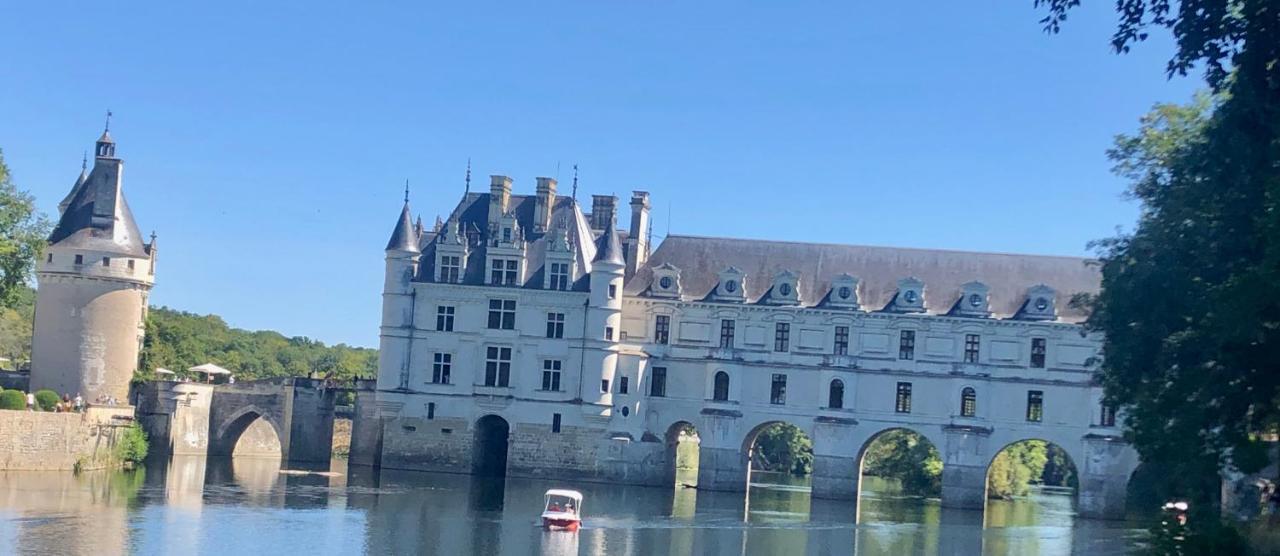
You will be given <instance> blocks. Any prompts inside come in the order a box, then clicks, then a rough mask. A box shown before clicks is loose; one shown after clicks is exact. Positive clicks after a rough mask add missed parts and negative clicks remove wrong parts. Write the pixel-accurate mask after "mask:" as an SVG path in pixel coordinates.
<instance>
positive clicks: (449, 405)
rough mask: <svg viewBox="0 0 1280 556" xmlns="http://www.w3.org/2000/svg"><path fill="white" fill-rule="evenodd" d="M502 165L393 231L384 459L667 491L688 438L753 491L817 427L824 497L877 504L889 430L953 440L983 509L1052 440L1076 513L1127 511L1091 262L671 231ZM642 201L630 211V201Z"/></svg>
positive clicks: (382, 385) (947, 478)
mask: <svg viewBox="0 0 1280 556" xmlns="http://www.w3.org/2000/svg"><path fill="white" fill-rule="evenodd" d="M556 187H557V184H556V181H555V180H553V179H549V178H538V179H537V185H536V189H535V193H534V194H533V195H517V194H514V193H513V191H512V180H511V178H508V177H505V176H493V177H492V181H491V185H490V188H489V192H488V193H474V192H469V191H468V192H467V193H466V194H465V195H464V196H463V198H462V200H461V202H459V203H458V205H457V207H456V208H455V209H454V210H453V212H452V214H450V215H449V217H448V219H447V220H446V221H444V222H440V221H437V222H436V224H435V226H434V227H433V228H431V229H426V228H424V226H423V225H422V223H421V220H418V222H417V223H415V222H414V221H413V219H412V216H411V211H410V208H409V203H408V199H407V198H406V201H405V206H404V207H403V209H402V211H401V213H400V216H399V219H398V221H397V222H396V225H395V229H394V231H393V233H392V235H391V240H390V242H389V243H388V244H387V247H386V280H385V284H384V288H383V313H382V327H381V359H380V362H379V373H378V379H377V388H378V391H377V406H378V412H379V415H380V416H381V417H382V420H383V426H382V433H381V434H382V438H381V464H382V465H383V466H385V467H391V468H405V469H422V470H436V471H451V472H474V473H481V474H499V475H500V474H508V475H513V476H534V477H554V478H563V479H573V480H591V481H609V482H619V483H631V484H650V485H670V484H672V481H673V479H674V457H675V455H674V454H675V445H676V442H677V441H678V440H679V438H680V436H682V433H683V432H687V431H694V430H696V435H697V438H698V439H699V440H700V443H701V446H700V462H699V472H698V488H702V489H713V490H736V491H743V490H745V489H746V487H747V480H748V477H747V476H748V473H749V463H750V452H751V447H752V444H753V442H754V440H755V437H756V435H757V434H758V433H759V431H761V430H762V429H763V428H765V427H767V426H769V425H771V424H774V423H778V422H786V423H791V424H793V425H796V426H798V427H799V428H801V429H802V430H804V431H805V432H806V433H807V434H808V435H809V436H810V438H812V440H813V445H814V453H815V463H814V474H813V479H812V480H813V483H812V485H813V495H814V496H815V497H823V498H851V499H856V497H857V493H858V482H859V479H860V470H861V457H862V453H863V451H864V450H865V448H866V446H867V445H868V444H869V443H870V442H871V440H873V439H874V438H875V437H876V436H877V435H879V434H880V433H882V432H885V431H887V430H891V429H909V430H912V431H915V432H917V433H919V434H921V435H923V436H924V437H925V438H927V439H928V440H929V441H931V442H932V443H933V444H934V445H935V446H936V447H937V448H938V450H939V452H940V453H941V454H942V455H943V459H944V469H943V493H942V501H943V504H944V505H946V506H951V507H968V508H974V507H976V508H981V507H983V503H984V500H985V489H986V473H987V468H988V466H989V464H990V462H991V460H992V459H993V458H994V457H995V455H996V454H997V453H998V452H999V451H1000V450H1001V449H1003V448H1004V447H1006V446H1008V445H1009V444H1011V443H1014V442H1017V441H1021V440H1027V439H1043V440H1047V441H1050V442H1053V443H1055V444H1057V445H1059V446H1060V447H1062V448H1063V449H1064V450H1065V451H1066V452H1067V453H1068V454H1069V455H1070V457H1071V459H1072V460H1073V463H1074V465H1075V466H1076V468H1077V470H1078V473H1079V478H1080V489H1079V493H1080V494H1079V510H1080V513H1081V514H1082V515H1085V516H1092V517H1117V516H1120V515H1122V514H1123V508H1124V497H1125V485H1126V483H1127V481H1128V478H1129V476H1130V474H1131V472H1132V471H1133V470H1134V468H1135V467H1136V466H1137V463H1138V462H1137V456H1136V453H1135V452H1134V451H1133V450H1132V449H1131V448H1130V447H1129V446H1128V445H1127V444H1126V443H1125V442H1123V441H1122V440H1121V438H1120V434H1119V429H1118V428H1117V426H1116V424H1117V423H1116V415H1115V413H1114V411H1112V410H1111V409H1110V408H1108V407H1105V406H1104V405H1103V404H1102V388H1101V387H1100V386H1099V385H1097V384H1095V383H1094V382H1093V380H1092V372H1093V369H1094V365H1095V358H1096V357H1097V356H1098V350H1099V347H1100V345H1101V344H1100V338H1099V337H1097V336H1096V335H1094V334H1090V333H1088V332H1086V331H1085V330H1084V329H1083V328H1082V327H1081V326H1080V321H1082V320H1083V315H1082V314H1081V313H1080V312H1078V311H1077V310H1075V309H1073V308H1072V307H1071V305H1070V304H1069V303H1068V301H1069V300H1070V299H1071V297H1072V296H1073V295H1076V294H1081V293H1092V292H1096V291H1097V290H1098V287H1099V275H1098V272H1097V269H1096V268H1094V267H1092V266H1090V265H1089V264H1088V261H1086V260H1084V259H1079V258H1068V257H1048V256H1031V255H1009V254H995V253H967V252H956V251H939V250H926V249H900V248H884V247H863V246H854V245H831V244H806V243H789V242H777V241H757V240H744V239H725V238H710V237H693V236H679V235H671V236H668V237H666V238H665V239H664V240H663V241H662V243H661V245H659V246H656V248H652V247H653V246H651V245H650V244H649V237H650V229H649V228H650V222H649V220H650V216H649V210H650V200H649V195H648V193H646V192H643V191H636V192H634V193H633V194H632V196H631V199H630V202H629V205H628V207H629V208H630V221H629V227H628V228H626V229H619V228H618V224H617V220H618V212H619V210H620V208H619V206H618V199H617V198H616V197H613V196H600V195H596V196H593V197H592V200H591V207H590V212H586V211H584V208H583V207H581V206H579V204H578V203H577V202H576V201H575V199H573V198H570V197H566V196H560V195H557V192H556ZM623 210H625V209H623Z"/></svg>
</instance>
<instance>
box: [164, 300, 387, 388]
mask: <svg viewBox="0 0 1280 556" xmlns="http://www.w3.org/2000/svg"><path fill="white" fill-rule="evenodd" d="M146 327H147V335H146V339H145V340H144V342H143V351H142V364H141V365H140V369H144V370H145V372H146V373H150V372H154V370H155V369H156V368H158V367H163V368H167V369H170V370H173V371H175V372H178V373H179V374H182V373H184V372H185V370H186V369H187V368H189V367H193V366H196V365H200V364H203V363H209V362H213V363H216V364H218V365H220V366H223V367H226V368H227V369H230V370H232V371H234V372H235V373H236V377H237V379H243V380H252V379H257V378H270V377H280V376H308V375H311V374H312V373H317V374H319V375H325V374H328V373H332V374H333V376H334V377H335V378H337V379H344V380H345V379H350V378H354V377H364V378H369V377H373V376H375V375H376V374H377V370H378V351H377V350H374V349H366V348H356V347H351V346H347V345H344V344H338V345H335V346H331V347H330V346H326V345H325V344H323V343H321V342H318V341H315V340H311V339H309V338H303V337H293V338H287V337H285V336H284V335H282V334H280V333H278V332H271V331H255V332H250V331H247V330H240V329H236V328H231V327H229V326H227V323H226V322H225V321H223V320H222V318H221V317H218V316H216V315H196V314H192V313H186V312H181V311H175V310H172V309H168V308H165V307H159V308H153V309H152V310H151V311H150V312H149V313H148V314H147V323H146Z"/></svg>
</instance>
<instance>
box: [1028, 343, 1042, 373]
mask: <svg viewBox="0 0 1280 556" xmlns="http://www.w3.org/2000/svg"><path fill="white" fill-rule="evenodd" d="M1044 352H1045V339H1044V338H1032V339H1031V366H1032V367H1033V368H1036V369H1043V368H1044Z"/></svg>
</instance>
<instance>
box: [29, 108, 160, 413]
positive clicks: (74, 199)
mask: <svg viewBox="0 0 1280 556" xmlns="http://www.w3.org/2000/svg"><path fill="white" fill-rule="evenodd" d="M123 171H124V163H123V161H121V160H120V159H119V158H116V145H115V141H113V140H112V139H111V134H110V133H109V132H108V131H103V133H102V137H100V138H99V139H98V142H97V145H96V148H95V149H94V163H93V169H92V170H91V171H88V173H85V172H84V171H83V170H82V172H81V177H80V179H78V180H77V181H76V184H75V186H73V187H72V190H71V193H70V194H68V195H67V199H66V200H64V201H63V203H62V204H61V205H60V206H59V210H61V211H62V215H61V217H60V218H59V220H58V225H57V227H56V228H54V230H53V234H51V235H50V236H49V245H48V246H47V247H46V248H45V250H44V254H43V255H42V257H43V258H42V259H41V260H40V261H39V262H38V264H37V267H36V277H37V280H38V282H39V289H38V291H37V294H36V315H35V331H34V334H33V336H32V354H31V390H32V391H35V390H39V389H42V388H48V389H50V390H53V391H55V392H57V393H59V394H68V395H71V396H75V395H76V394H80V395H81V396H83V397H84V399H85V400H86V401H88V402H90V403H93V402H96V401H100V400H105V399H106V398H114V399H115V400H117V401H118V402H119V403H128V394H129V381H130V379H132V378H133V372H134V370H135V369H136V368H137V366H138V352H139V350H140V349H141V347H142V337H143V331H144V323H145V320H146V311H147V296H148V294H149V293H150V291H151V286H152V284H153V283H154V280H155V270H156V268H155V259H156V242H155V235H154V234H153V235H152V237H151V242H150V243H143V241H142V237H141V234H140V233H139V232H138V225H137V223H135V222H134V220H133V214H132V213H131V212H130V211H129V204H128V203H126V202H125V199H124V192H123V191H122V190H121V185H122V175H123Z"/></svg>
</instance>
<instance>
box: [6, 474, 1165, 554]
mask: <svg viewBox="0 0 1280 556" xmlns="http://www.w3.org/2000/svg"><path fill="white" fill-rule="evenodd" d="M333 471H334V472H335V473H337V474H336V475H334V476H319V475H293V474H285V473H281V470H280V465H279V463H278V462H276V461H274V460H271V459H254V458H228V459H213V458H209V459H205V458H169V459H159V458H157V459H154V460H153V461H150V462H148V464H147V465H146V466H145V467H144V468H141V469H138V470H135V471H97V472H86V473H82V474H81V475H79V476H73V475H72V474H70V473H67V472H56V473H54V472H8V473H0V553H5V554H84V555H95V556H96V555H109V554H216V555H222V554H227V555H233V556H245V555H249V554H262V553H273V554H305V555H307V556H315V555H320V554H502V555H507V554H622V555H648V554H779V555H784V556H799V555H801V554H815V555H818V554H853V553H857V554H860V555H879V554H893V555H898V554H957V555H973V554H1019V555H1050V554H1089V555H1090V556H1102V555H1107V554H1123V553H1125V551H1126V550H1128V549H1129V548H1131V547H1132V546H1133V545H1134V544H1135V543H1137V542H1138V541H1140V539H1141V538H1142V534H1143V533H1142V531H1141V530H1140V529H1138V528H1136V526H1135V525H1134V524H1132V523H1124V522H1101V521H1092V520H1081V519H1076V518H1075V517H1074V514H1073V512H1072V510H1071V498H1069V497H1065V496H1048V495H1043V496H1036V497H1032V498H1030V499H1025V500H1015V501H991V502H990V503H989V504H988V509H987V511H986V512H985V514H984V512H981V511H971V510H951V509H943V508H941V507H940V506H939V504H938V501H937V500H927V499H919V498H911V497H903V496H900V495H897V494H896V493H895V492H894V488H893V485H892V484H890V483H888V482H886V481H883V480H879V479H876V478H874V477H868V478H866V479H864V481H863V482H864V490H863V497H862V504H861V508H860V514H861V515H858V514H859V510H857V509H855V506H854V504H853V503H852V502H837V501H826V500H815V501H813V502H812V505H811V503H810V499H809V494H808V491H807V487H806V485H805V480H803V479H796V478H792V477H785V476H778V475H775V474H767V473H756V474H753V476H752V477H753V479H752V482H753V486H752V488H751V489H750V490H749V492H748V493H747V495H746V496H743V494H741V493H720V492H702V491H697V490H694V489H687V488H682V489H661V488H648V487H631V486H619V485H609V484H587V483H582V484H566V483H565V482H563V481H558V482H551V481H542V480H530V479H509V480H506V481H501V480H493V479H481V478H475V477H470V476H467V475H451V474H438V473H417V472H406V471H393V470H384V471H382V472H381V473H378V472H375V471H372V470H369V469H366V468H359V467H353V468H351V469H348V468H347V467H346V465H345V464H344V463H343V462H340V461H335V462H334V466H333ZM552 487H571V488H576V489H578V490H581V491H582V492H583V494H584V495H585V501H584V504H583V505H584V508H583V509H584V516H585V518H584V521H583V527H582V530H580V531H579V532H577V533H569V532H561V531H555V532H546V531H543V530H541V529H540V528H538V527H537V526H536V516H537V514H538V513H539V512H540V511H541V507H542V493H543V492H544V491H545V490H546V489H548V488H552ZM984 520H985V521H984Z"/></svg>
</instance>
